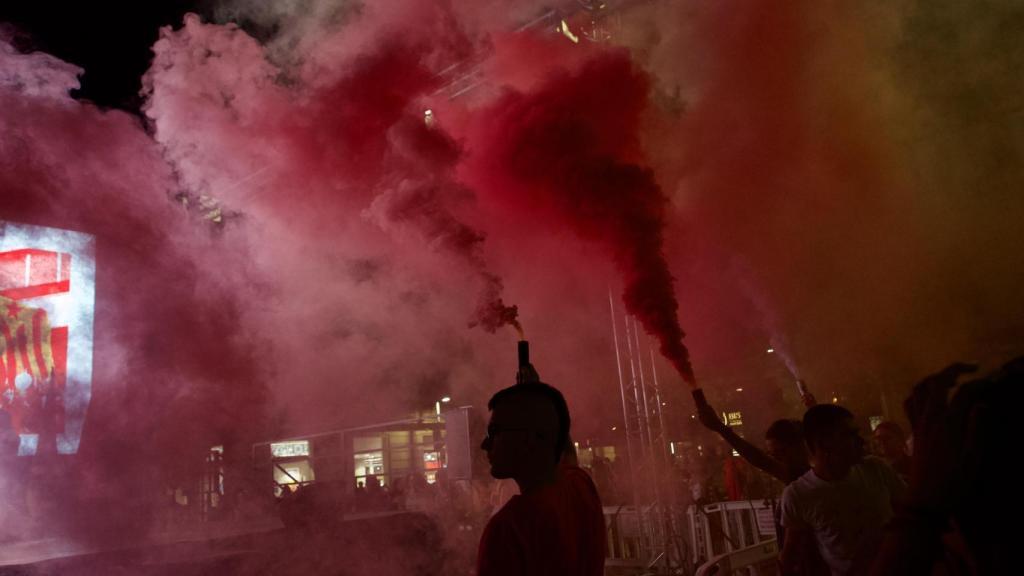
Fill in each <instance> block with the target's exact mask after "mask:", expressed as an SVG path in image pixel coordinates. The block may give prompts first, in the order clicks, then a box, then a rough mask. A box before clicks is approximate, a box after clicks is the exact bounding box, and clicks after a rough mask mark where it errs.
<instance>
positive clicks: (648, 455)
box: [608, 290, 687, 575]
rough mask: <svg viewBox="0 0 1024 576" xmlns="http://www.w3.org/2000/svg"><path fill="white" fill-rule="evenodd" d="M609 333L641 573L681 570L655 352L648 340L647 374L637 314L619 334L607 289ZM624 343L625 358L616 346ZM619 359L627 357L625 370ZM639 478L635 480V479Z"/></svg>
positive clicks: (673, 572) (669, 572) (625, 319)
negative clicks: (609, 319) (617, 379)
mask: <svg viewBox="0 0 1024 576" xmlns="http://www.w3.org/2000/svg"><path fill="white" fill-rule="evenodd" d="M608 303H609V309H610V311H611V325H612V339H613V343H614V346H615V361H616V368H617V370H618V377H619V394H620V397H621V400H622V421H623V435H624V437H625V444H626V453H627V456H628V458H629V469H630V479H631V485H632V494H631V495H632V496H633V504H634V506H635V508H636V514H637V520H638V525H637V529H638V537H639V543H638V544H639V550H638V552H639V554H640V558H639V559H641V560H643V563H644V567H643V568H644V574H652V575H653V574H657V575H669V574H672V575H676V574H684V573H685V572H686V570H687V567H684V566H683V561H684V555H683V554H682V553H681V552H680V551H681V550H684V549H685V545H682V546H681V545H680V543H679V542H678V539H679V535H680V531H679V530H678V529H677V528H676V527H677V526H678V525H679V523H678V522H676V519H675V518H674V517H673V516H674V513H675V509H674V507H673V506H672V502H673V500H674V498H672V496H671V493H670V492H671V486H670V485H669V483H667V482H665V480H666V478H667V476H668V473H669V471H670V467H671V466H670V462H669V456H668V452H669V448H668V439H667V438H668V435H667V432H666V428H665V417H664V414H663V411H662V406H661V404H662V401H661V390H660V388H659V384H658V376H657V368H656V365H655V357H654V352H653V350H650V346H649V345H648V346H647V348H648V349H649V352H650V365H649V366H650V378H648V376H647V373H646V370H645V366H644V364H645V361H644V358H643V357H644V356H645V354H643V352H642V350H643V348H644V347H645V346H644V345H643V342H642V340H641V336H640V327H639V323H638V322H637V320H636V318H635V317H632V316H625V317H624V318H623V323H622V328H621V329H622V330H623V334H622V337H621V338H620V334H619V329H620V328H619V326H618V322H617V320H616V311H615V304H614V299H613V297H612V294H611V291H610V290H609V294H608ZM622 343H625V351H624V352H625V358H623V351H621V350H620V346H622ZM623 361H626V362H628V364H629V368H628V372H626V371H625V370H624V368H623V365H622V364H623ZM638 479H639V480H640V482H642V483H643V484H642V485H641V484H638V483H637V480H638Z"/></svg>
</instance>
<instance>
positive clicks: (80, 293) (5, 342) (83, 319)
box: [0, 221, 96, 456]
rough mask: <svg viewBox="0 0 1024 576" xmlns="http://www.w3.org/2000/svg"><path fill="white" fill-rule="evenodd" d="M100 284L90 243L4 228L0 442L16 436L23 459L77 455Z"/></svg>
mask: <svg viewBox="0 0 1024 576" xmlns="http://www.w3.org/2000/svg"><path fill="white" fill-rule="evenodd" d="M95 279H96V257H95V241H94V239H93V237H92V236H90V235H88V234H82V233H79V232H71V231H68V230H59V229H56V228H44V227H41V226H27V225H23V224H13V223H9V222H3V221H0V436H7V437H10V436H11V435H12V434H17V437H18V448H17V449H18V455H20V456H30V455H34V454H37V453H53V452H56V453H59V454H73V453H75V452H76V451H77V450H78V444H79V441H80V439H81V436H82V426H83V424H84V422H85V413H86V410H87V409H88V407H89V399H90V397H91V395H92V347H93V315H94V308H95V302H96V293H95ZM7 444H8V443H6V442H4V443H3V445H4V446H7ZM5 449H6V448H5Z"/></svg>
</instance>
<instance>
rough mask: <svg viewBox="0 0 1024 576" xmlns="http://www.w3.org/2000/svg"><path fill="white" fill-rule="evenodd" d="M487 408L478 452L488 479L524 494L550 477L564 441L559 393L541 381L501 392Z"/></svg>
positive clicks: (565, 423) (565, 416)
mask: <svg viewBox="0 0 1024 576" xmlns="http://www.w3.org/2000/svg"><path fill="white" fill-rule="evenodd" d="M487 407H488V408H489V409H490V410H491V420H490V423H489V424H488V425H487V437H485V438H484V441H483V443H482V444H481V446H480V447H481V448H482V449H483V450H486V451H487V458H488V460H489V461H490V463H491V475H492V476H494V477H495V478H499V479H501V478H512V479H513V480H515V481H516V483H517V484H518V485H519V489H520V491H521V492H522V493H524V494H525V493H528V492H531V491H533V490H535V489H536V488H539V487H541V486H543V485H545V484H549V483H550V482H552V481H553V480H554V478H555V473H556V471H557V468H558V462H559V461H560V460H561V458H562V454H563V453H564V451H565V448H566V445H567V444H568V441H569V425H570V419H569V408H568V406H567V405H566V403H565V398H563V397H562V393H561V392H559V391H558V390H557V389H555V388H554V387H552V386H549V385H547V384H544V383H542V382H529V383H524V384H518V385H515V386H511V387H509V388H505V389H504V390H501V391H499V392H498V393H497V394H495V395H494V396H493V397H492V398H491V400H490V402H488V403H487Z"/></svg>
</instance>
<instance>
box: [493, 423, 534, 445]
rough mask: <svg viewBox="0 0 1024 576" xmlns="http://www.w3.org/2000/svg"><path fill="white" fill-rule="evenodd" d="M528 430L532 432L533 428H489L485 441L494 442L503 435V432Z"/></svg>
mask: <svg viewBox="0 0 1024 576" xmlns="http://www.w3.org/2000/svg"><path fill="white" fill-rule="evenodd" d="M528 430H531V428H522V427H518V428H504V427H502V428H499V427H497V426H488V427H487V436H484V441H488V440H494V438H495V437H496V436H497V435H498V434H501V433H502V432H526V431H528Z"/></svg>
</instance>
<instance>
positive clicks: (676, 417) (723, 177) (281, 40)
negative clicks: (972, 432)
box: [0, 0, 1024, 573]
mask: <svg viewBox="0 0 1024 576" xmlns="http://www.w3.org/2000/svg"><path fill="white" fill-rule="evenodd" d="M569 4H572V5H573V6H575V3H569ZM869 4H870V5H863V6H862V5H857V6H853V5H842V6H840V5H837V4H835V3H826V4H821V3H813V2H792V3H785V4H779V3H773V2H768V1H766V0H741V1H739V2H732V3H725V4H723V3H721V2H713V1H710V0H707V1H704V0H700V1H697V2H623V3H621V4H615V5H614V9H615V10H617V11H616V12H615V14H614V18H609V19H608V21H607V22H606V23H605V24H606V25H607V26H609V30H610V31H611V35H612V39H611V41H610V42H592V41H590V40H587V39H586V38H584V39H583V40H581V41H580V43H579V44H575V43H573V42H571V41H570V40H569V39H568V38H566V37H565V36H563V35H561V34H557V33H555V32H554V27H553V26H548V22H547V21H546V20H543V19H542V20H539V21H540V22H542V24H543V25H541V24H537V25H536V26H535V27H533V28H529V29H526V30H522V31H519V32H515V31H516V30H517V29H519V28H520V27H521V26H522V25H523V24H525V23H528V22H531V21H534V20H535V19H537V17H538V16H540V15H542V14H544V13H545V11H544V10H543V9H542V8H544V7H542V6H540V5H538V4H536V3H530V2H528V3H521V4H516V5H515V6H514V7H510V6H509V5H508V3H499V2H494V1H490V0H488V1H485V2H471V1H469V0H454V1H450V2H449V1H437V2H434V1H426V2H385V3H380V2H377V3H367V4H360V5H356V4H353V3H349V2H343V1H338V0H316V1H313V2H279V3H265V2H256V1H255V0H235V1H231V2H221V3H218V4H216V7H217V10H215V11H214V13H216V14H218V16H217V17H216V18H214V19H212V20H210V19H208V20H205V21H204V20H203V19H202V18H200V17H199V16H196V15H188V16H186V17H185V18H184V20H183V21H180V22H169V23H167V24H168V26H167V27H165V28H163V29H161V30H160V36H159V40H158V41H157V42H156V43H155V45H154V46H153V48H152V49H153V59H152V64H151V66H150V68H149V71H148V72H147V73H146V74H145V76H144V77H143V78H141V84H142V87H143V95H144V104H143V108H142V110H141V114H139V115H133V114H131V113H128V112H123V111H119V110H106V109H101V108H99V107H97V106H95V105H93V104H91V103H89V102H86V101H80V100H75V99H73V98H71V97H70V96H69V91H70V90H72V89H74V88H75V87H76V86H77V85H78V80H77V75H78V74H80V73H81V70H80V69H78V68H76V67H75V66H72V65H70V64H68V63H65V62H62V61H61V60H59V59H57V58H55V57H53V56H50V55H47V54H44V53H41V52H31V51H30V50H29V51H27V53H22V52H20V51H18V50H16V49H14V48H13V47H12V45H11V44H10V43H9V42H7V41H6V39H5V38H6V37H4V36H3V35H2V34H3V32H2V31H0V126H2V132H3V137H2V138H0V220H3V221H9V222H18V223H23V224H28V225H37V226H47V227H53V228H61V229H67V230H75V231H81V232H84V233H87V234H90V235H92V236H94V237H95V238H96V270H97V277H96V297H97V300H96V319H95V351H94V365H95V369H94V374H93V399H92V404H91V406H90V409H89V412H88V417H87V420H86V423H85V428H84V432H83V435H82V440H81V447H80V450H79V453H78V454H77V455H75V456H74V457H68V458H63V459H55V458H54V459H47V458H45V457H44V458H38V459H36V460H33V462H32V466H34V467H36V468H35V469H36V470H37V471H48V472H50V473H47V474H43V473H42V472H38V475H39V478H41V480H40V481H39V482H38V483H37V484H38V486H40V490H44V491H46V493H47V494H52V495H56V496H54V498H53V499H52V500H50V501H49V502H51V504H48V506H49V507H48V508H47V507H44V516H45V520H44V521H42V524H41V525H39V526H34V527H30V528H27V530H29V531H31V533H32V534H34V535H39V534H44V533H54V534H57V533H59V534H65V535H67V534H72V535H74V540H75V541H83V542H90V543H95V542H99V543H105V544H111V543H118V542H119V541H120V539H122V538H124V535H125V534H138V535H140V537H141V535H144V534H147V533H149V532H154V531H157V530H158V529H159V528H160V527H159V526H156V525H155V521H154V518H155V517H156V516H157V511H158V510H160V509H161V507H162V506H165V504H166V499H165V496H166V494H165V489H166V488H167V487H173V486H178V485H181V484H183V483H184V482H186V481H187V480H188V479H189V478H193V477H195V475H196V473H197V467H198V466H201V465H202V458H203V456H204V455H205V454H206V453H207V451H208V450H209V449H210V447H211V446H215V445H223V446H224V447H225V458H226V463H225V465H226V466H227V467H228V468H229V469H230V470H232V471H238V472H237V476H234V475H232V476H231V477H243V476H244V471H248V470H250V469H251V448H252V444H253V443H256V442H262V441H269V440H272V439H276V438H285V437H289V436H301V435H304V434H312V433H316V432H321V431H325V430H337V429H342V428H348V427H354V426H361V425H367V424H372V423H374V422H384V421H389V420H394V419H396V418H402V417H405V416H407V415H408V414H410V413H412V412H413V411H417V410H419V411H423V410H432V409H433V407H434V403H435V402H437V401H439V399H440V398H442V397H444V396H450V397H451V398H452V399H453V402H455V403H456V404H458V405H472V406H474V410H475V413H476V415H477V416H478V417H480V418H481V419H483V418H484V417H485V416H486V409H485V406H486V400H487V398H489V396H490V395H491V394H492V393H493V392H494V391H496V390H497V389H499V388H502V387H504V386H506V385H510V384H511V383H512V382H513V378H514V375H515V370H516V354H515V344H514V343H515V341H516V338H517V336H516V334H515V332H514V330H512V329H509V328H515V329H517V330H518V329H521V326H525V327H526V328H527V329H528V333H529V338H530V342H531V354H532V357H531V360H532V362H533V364H534V365H535V366H536V368H537V370H538V371H539V372H540V375H541V376H542V378H543V379H544V380H545V381H547V382H550V383H552V384H554V385H556V386H559V387H560V388H561V389H563V390H564V392H565V393H566V396H567V399H568V401H569V404H570V407H571V409H572V412H573V437H574V438H579V439H589V438H592V439H594V441H595V442H602V443H612V442H615V441H616V439H615V437H614V435H612V436H609V434H610V433H609V430H611V429H612V427H617V426H621V422H622V420H621V418H622V413H621V410H622V407H621V404H618V403H617V401H616V400H615V399H616V398H619V392H618V376H617V374H618V372H617V367H616V363H615V350H614V348H613V336H612V333H611V322H610V318H609V317H608V291H609V289H611V290H612V291H613V292H615V293H619V294H621V298H622V302H623V303H624V305H625V306H624V308H625V311H626V312H627V313H628V314H629V315H632V316H634V317H636V319H637V320H638V322H639V323H640V324H641V325H642V327H643V330H644V331H645V332H646V333H647V335H648V336H649V337H650V340H653V341H655V342H654V343H656V345H657V347H658V348H659V349H660V352H661V355H662V356H663V359H657V360H656V364H655V366H657V367H658V370H659V377H660V382H661V385H662V387H663V389H665V390H666V394H667V395H671V394H676V395H677V396H672V397H671V398H669V399H668V402H667V405H668V406H669V407H670V408H669V409H668V410H669V411H667V412H666V416H667V417H668V418H669V420H670V421H671V422H674V423H679V422H682V423H683V424H680V429H679V430H676V431H675V432H678V433H679V434H680V435H682V434H684V432H681V431H680V430H684V428H683V426H684V425H685V423H687V422H688V421H689V418H688V415H689V414H688V406H689V404H688V403H684V401H683V399H680V398H679V396H683V397H685V396H686V395H685V394H679V393H680V391H683V392H685V389H684V388H683V387H682V386H680V385H679V384H680V383H679V381H678V380H679V378H681V379H682V380H684V381H686V382H688V383H689V384H691V385H694V384H695V377H694V370H693V365H696V366H698V367H699V368H700V370H699V371H700V374H701V379H700V382H701V386H702V388H704V389H705V390H706V391H707V392H708V396H709V399H710V400H711V401H712V403H713V404H714V403H717V402H718V400H719V399H722V402H734V403H736V404H737V406H741V409H742V410H743V411H744V422H745V425H749V426H750V427H751V429H752V430H760V429H761V428H762V424H764V425H767V423H768V422H770V421H771V420H774V419H775V418H778V417H795V416H799V413H800V410H801V406H800V404H799V401H798V399H796V398H795V396H794V393H795V391H794V390H793V386H792V377H791V376H790V375H789V374H788V373H787V372H786V370H785V369H784V368H783V367H782V366H780V362H779V361H778V358H776V357H773V356H771V355H767V354H766V353H765V349H766V344H768V343H773V344H774V345H776V346H777V347H778V350H779V351H780V352H786V356H787V358H789V360H790V361H791V362H788V363H791V364H792V365H791V367H790V369H791V370H795V369H796V367H799V369H800V376H801V377H802V378H805V379H806V380H807V381H808V383H809V385H810V387H811V388H812V390H815V391H817V390H819V389H820V390H821V391H822V392H824V393H825V394H828V393H830V392H833V391H834V392H835V394H836V395H838V396H841V397H842V398H843V402H844V403H845V404H847V405H848V406H850V407H851V408H852V409H853V410H854V412H855V413H857V414H858V416H868V415H875V414H879V413H881V411H882V410H883V409H884V407H885V406H890V407H896V406H898V405H899V403H900V401H901V400H902V398H903V397H904V395H905V393H906V392H907V390H908V387H909V385H910V384H911V383H912V382H913V381H914V379H915V378H916V377H919V376H920V375H922V374H926V373H930V372H932V371H934V369H935V368H936V367H939V366H942V365H945V364H947V363H948V362H949V361H951V360H954V359H970V360H976V361H980V362H983V363H990V364H991V363H994V362H1001V361H1003V360H1005V359H1006V358H1008V357H1011V356H1012V355H1014V354H1019V353H1021V349H1020V343H1021V342H1024V325H1022V321H1021V319H1022V318H1024V300H1022V299H1021V298H1020V297H1019V289H1020V286H1022V285H1024V278H1022V277H1021V274H1022V271H1024V251H1021V250H1020V246H1022V245H1024V236H1022V234H1024V232H1022V231H1024V227H1021V226H1020V215H1021V214H1022V213H1024V196H1022V195H1020V194H1019V190H1020V189H1021V185H1022V184H1024V168H1021V167H1020V166H1024V164H1021V163H1019V162H1015V161H1013V159H1015V158H1019V157H1020V155H1021V144H1020V143H1021V142H1024V138H1021V134H1022V133H1024V132H1022V129H1021V122H1020V118H1019V116H1020V115H1019V114H1017V115H1016V116H1014V115H1013V114H1011V113H1010V112H1012V111H1014V110H1020V94H1024V86H1021V82H1022V81H1021V79H1020V78H1021V76H1020V74H1019V73H1017V70H1016V65H1017V63H1019V58H1020V50H1012V49H1009V48H1008V47H1010V46H1017V45H1018V44H1019V42H1018V43H1014V42H1012V41H1010V40H1006V39H1005V38H1003V37H1002V36H1000V34H1003V32H1001V31H1000V30H1001V29H999V28H998V27H995V26H994V25H993V24H992V22H998V21H999V19H998V18H994V17H992V15H991V14H990V13H989V12H986V10H994V8H991V7H982V6H979V7H977V8H971V9H967V8H964V13H963V14H960V13H956V14H953V13H952V11H954V10H953V9H952V8H947V7H941V8H940V7H937V8H936V9H935V12H934V13H929V14H926V15H923V14H921V13H920V12H919V8H916V7H915V6H916V3H913V2H910V1H909V0H907V1H903V0H899V1H897V2H893V3H888V4H886V6H885V7H882V6H880V5H878V6H876V5H875V4H874V3H869ZM571 9H573V10H574V9H575V8H571ZM566 10H570V8H566ZM570 20H571V18H570ZM232 21H238V22H250V23H253V22H254V23H256V24H259V25H260V26H261V27H262V28H261V29H265V30H270V31H271V32H268V33H267V34H265V35H263V36H260V39H259V40H257V36H258V35H257V34H255V33H253V34H250V33H249V32H247V28H243V27H241V26H240V25H237V24H233V23H231V22H232ZM948 30H955V31H957V33H956V34H950V33H948ZM953 37H955V38H971V39H974V40H972V41H971V42H967V41H964V42H953V41H950V42H947V39H949V38H953ZM1001 38H1002V40H1000V39H1001ZM980 63H984V65H983V66H982V65H980ZM457 82H464V83H465V84H464V85H462V84H460V85H459V86H460V87H465V88H466V90H462V91H460V92H459V94H458V96H457V97H453V95H454V94H455V91H454V90H453V83H457ZM428 109H429V110H430V111H431V121H430V122H427V121H426V116H425V112H426V111H427V110H428ZM737 262H740V263H742V264H735V263H737ZM619 312H622V310H619ZM621 320H622V319H621V318H617V319H616V321H617V322H619V324H618V325H619V326H620V328H621V326H622V323H621ZM520 323H521V325H520ZM684 327H685V334H684V329H683V328H684ZM684 335H685V337H686V344H685V345H684ZM640 341H641V348H643V349H642V350H640V352H641V354H642V356H643V357H644V358H645V360H646V358H647V357H649V356H650V350H649V349H648V348H649V347H651V346H652V345H654V344H653V343H651V342H650V341H649V339H648V338H647V337H641V338H640ZM780 343H781V344H782V345H781V346H779V344H780ZM691 353H692V354H691ZM797 360H798V362H799V364H798V365H797V362H796V361H797ZM663 361H664V362H665V363H666V364H665V365H664V366H663V365H662V363H663ZM691 361H692V364H691ZM668 366H671V368H672V370H671V371H670V370H664V369H663V368H666V367H668ZM650 369H651V366H645V370H648V371H649V370H650ZM673 372H674V373H673ZM648 373H650V372H648ZM677 374H678V376H679V378H676V375H677ZM736 389H744V390H746V392H744V393H743V394H744V397H743V398H739V397H737V396H735V395H732V391H733V390H736ZM743 402H748V403H747V404H742V403H743ZM684 406H685V407H687V408H684ZM671 410H679V412H670V411H671ZM892 412H894V413H895V410H892ZM892 415H895V414H892ZM674 425H675V424H673V426H674ZM111 471H116V473H113V472H111ZM0 480H2V479H0ZM250 488H252V490H254V491H257V490H265V489H266V486H262V487H259V488H255V487H250ZM446 537H448V538H450V539H457V537H458V535H457V534H454V535H453V534H449V535H446ZM384 540H386V539H382V541H384ZM450 541H455V540H450ZM387 544H388V545H390V546H396V547H397V546H399V545H400V544H401V543H395V542H387ZM309 545H310V546H313V547H314V548H315V547H316V546H322V547H321V548H318V549H320V550H329V549H331V545H330V544H329V543H325V542H321V541H316V542H315V543H314V544H309ZM470 553H471V552H470ZM325 554H326V552H325ZM314 556H315V555H314ZM360 558H361V559H360V560H359V561H364V560H367V558H369V557H368V556H367V557H365V558H364V557H360ZM309 561H310V563H311V566H312V568H310V569H313V568H315V567H316V566H314V565H315V563H316V560H315V559H312V558H311V559H310V560H309ZM367 561H368V560H367ZM264 568H266V567H264ZM261 569H262V568H261ZM266 569H267V570H270V569H271V568H266ZM253 573H260V572H258V571H254V572H253Z"/></svg>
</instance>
